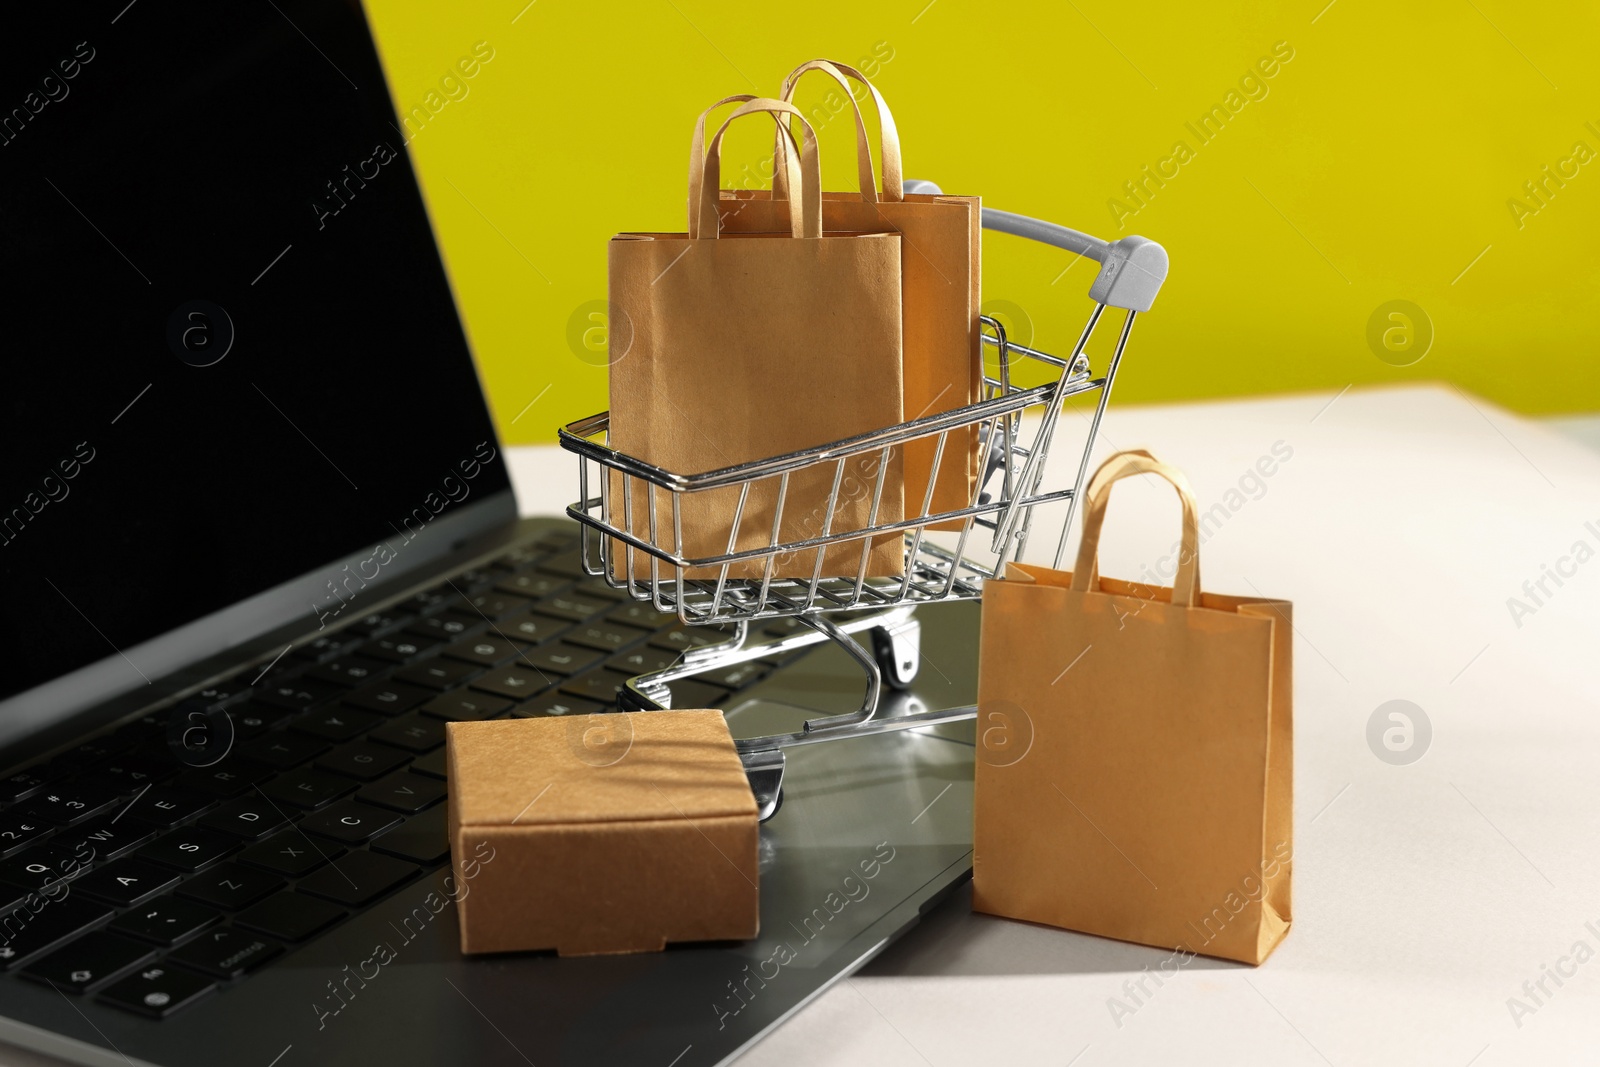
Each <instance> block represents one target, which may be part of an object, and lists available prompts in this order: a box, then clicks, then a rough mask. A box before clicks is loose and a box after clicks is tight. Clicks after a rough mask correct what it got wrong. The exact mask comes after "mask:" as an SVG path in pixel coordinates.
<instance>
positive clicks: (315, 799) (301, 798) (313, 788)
mask: <svg viewBox="0 0 1600 1067" xmlns="http://www.w3.org/2000/svg"><path fill="white" fill-rule="evenodd" d="M355 788H356V783H354V782H352V781H351V780H350V779H348V778H346V777H344V776H343V775H338V774H330V773H329V772H327V771H319V770H316V769H315V768H312V767H306V768H304V769H302V770H298V771H289V772H288V773H287V774H282V775H279V776H278V777H277V778H274V779H273V780H272V781H270V782H268V783H267V784H266V785H264V786H262V787H261V791H262V792H263V793H265V794H266V795H267V796H269V797H271V798H272V799H273V800H275V801H277V802H278V803H280V804H284V805H287V806H289V807H293V808H299V809H301V810H305V811H312V810H315V809H317V808H320V807H322V806H323V805H324V804H331V803H333V802H334V801H335V800H338V799H339V798H340V797H342V796H344V795H345V794H346V793H350V792H354V791H355Z"/></svg>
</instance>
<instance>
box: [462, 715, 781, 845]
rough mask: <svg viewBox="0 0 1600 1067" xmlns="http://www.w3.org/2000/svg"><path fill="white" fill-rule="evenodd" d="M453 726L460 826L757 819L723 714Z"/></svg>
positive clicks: (505, 721)
mask: <svg viewBox="0 0 1600 1067" xmlns="http://www.w3.org/2000/svg"><path fill="white" fill-rule="evenodd" d="M446 729H447V734H448V738H449V754H448V759H449V767H450V772H449V773H450V799H451V804H452V805H453V812H454V818H455V820H456V822H457V823H458V825H462V826H509V825H517V826H538V825H558V824H567V823H590V822H614V821H622V820H650V819H696V818H715V817H721V816H749V817H751V818H754V817H755V815H756V802H755V797H754V796H753V795H752V794H751V792H750V783H749V780H748V779H747V778H746V777H745V774H744V767H743V765H742V764H741V763H740V762H739V754H738V752H737V750H735V748H734V746H733V737H732V735H731V734H729V732H728V725H727V721H726V720H725V719H724V718H723V715H722V712H720V711H716V710H710V711H678V710H675V711H639V712H616V713H612V714H606V715H585V716H571V717H567V718H537V719H493V720H489V721H485V722H453V723H450V724H448V726H447V728H446Z"/></svg>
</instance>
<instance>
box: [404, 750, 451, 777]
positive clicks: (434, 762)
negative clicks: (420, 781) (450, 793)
mask: <svg viewBox="0 0 1600 1067" xmlns="http://www.w3.org/2000/svg"><path fill="white" fill-rule="evenodd" d="M444 754H445V750H444V749H442V748H436V749H434V750H433V751H432V752H430V753H428V754H427V755H426V756H418V757H417V758H416V759H414V760H412V761H411V769H412V770H413V771H415V772H416V773H418V774H425V775H427V776H428V777H429V778H438V779H440V780H443V779H445V778H447V777H449V771H448V769H447V768H446V766H445V759H444Z"/></svg>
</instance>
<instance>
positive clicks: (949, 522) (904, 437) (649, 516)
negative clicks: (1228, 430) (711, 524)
mask: <svg viewBox="0 0 1600 1067" xmlns="http://www.w3.org/2000/svg"><path fill="white" fill-rule="evenodd" d="M914 186H915V188H914ZM906 189H907V191H908V192H911V191H916V192H938V189H937V188H936V187H933V186H932V185H931V183H927V182H920V183H912V182H908V183H907V184H906ZM983 226H984V228H985V229H990V230H996V231H999V232H1005V233H1010V234H1014V235H1017V236H1020V237H1025V238H1029V239H1032V240H1035V241H1040V242H1043V243H1045V244H1049V245H1054V246H1056V247H1059V248H1064V249H1067V250H1068V251H1072V252H1075V253H1077V254H1078V255H1081V256H1086V257H1088V258H1090V259H1093V260H1095V261H1097V262H1098V263H1099V264H1100V269H1099V272H1098V273H1097V275H1096V277H1095V280H1094V282H1093V284H1092V285H1091V286H1090V289H1089V296H1090V299H1091V300H1092V301H1093V307H1092V308H1091V310H1090V312H1089V318H1088V321H1087V322H1086V323H1085V325H1084V327H1083V329H1082V331H1081V332H1080V334H1079V336H1078V340H1077V342H1076V344H1075V345H1074V346H1073V348H1072V350H1071V352H1070V354H1068V355H1067V356H1065V357H1058V356H1054V355H1051V354H1050V353H1048V352H1044V351H1040V350H1038V349H1035V348H1032V347H1029V346H1027V345H1023V344H1019V343H1017V342H1016V341H1014V340H1011V339H1010V338H1008V337H1007V334H1006V330H1005V327H1004V326H1003V325H1002V324H1001V323H1000V322H999V321H997V320H996V319H993V318H989V317H985V318H983V320H982V322H983V343H984V345H985V346H986V348H987V349H993V350H994V354H995V356H996V357H997V358H996V359H995V360H994V361H993V368H994V369H993V371H992V373H990V372H989V371H988V370H987V369H986V373H985V376H984V382H983V399H982V400H980V401H978V402H976V403H973V404H970V405H967V406H965V407H962V408H957V409H955V410H952V411H946V412H941V413H938V414H935V415H929V416H926V417H924V418H919V419H913V420H911V421H909V422H906V423H903V424H900V425H898V426H890V427H885V428H883V429H880V430H875V431H873V432H871V433H865V434H861V435H859V436H856V437H851V438H847V439H845V440H842V441H834V442H831V443H828V444H824V445H819V446H817V447H815V448H809V449H805V450H803V451H799V452H792V453H789V454H787V455H781V456H772V457H769V458H765V459H761V460H758V461H755V462H751V463H743V464H739V465H736V466H730V467H725V468H722V469H720V470H713V471H706V472H703V473H683V472H678V471H668V470H663V469H662V468H660V467H656V466H653V465H652V464H649V463H646V462H644V461H643V460H640V459H638V458H636V457H634V456H629V455H626V454H624V453H622V452H618V451H616V450H615V449H612V448H611V447H609V445H608V444H607V436H608V430H609V426H610V414H609V412H602V413H600V414H598V415H593V416H590V417H589V418H587V419H581V420H579V421H577V422H574V423H572V424H570V425H568V426H567V427H566V428H565V429H563V430H561V432H560V440H561V444H562V447H564V448H566V449H567V450H568V451H570V452H573V453H575V454H576V455H577V456H578V485H579V499H578V501H577V502H576V503H574V504H572V505H570V506H569V507H568V508H567V513H568V514H569V515H570V516H571V517H572V518H574V519H576V520H577V521H578V522H579V523H580V524H581V525H582V528H583V555H584V566H585V569H586V570H587V571H588V573H590V574H591V575H597V576H603V577H604V578H605V580H606V581H607V582H608V583H609V584H610V585H612V586H614V587H617V588H621V589H626V590H627V592H628V594H629V596H631V597H632V598H633V599H635V600H639V601H648V602H649V603H651V604H652V605H653V606H654V607H655V608H656V609H657V610H658V611H663V612H672V613H676V614H677V616H678V617H679V619H680V620H681V621H683V622H684V623H686V624H689V625H706V626H709V625H718V624H722V625H725V626H727V627H729V633H728V635H727V637H726V639H725V640H722V641H718V642H715V643H711V644H707V645H705V646H703V647H700V648H696V649H694V650H692V651H690V652H687V653H685V654H684V656H683V657H682V658H681V659H680V660H679V662H677V663H675V664H673V665H672V666H671V667H669V668H667V669H666V670H663V671H657V672H654V673H652V674H647V675H641V676H640V677H638V678H635V679H633V680H631V681H630V682H629V683H628V684H627V686H625V687H624V689H623V692H622V699H621V703H622V706H624V707H627V708H634V709H666V708H670V706H671V690H670V688H669V685H670V683H672V682H674V681H678V680H680V679H683V678H688V677H691V676H693V675H695V674H699V673H702V672H704V671H707V670H711V669H713V668H716V667H722V666H728V665H732V664H737V663H740V662H745V661H748V660H752V659H756V658H761V657H766V656H772V655H774V654H778V653H783V652H787V651H789V650H790V649H793V648H798V647H801V646H803V645H807V644H812V643H815V642H818V641H821V640H824V639H831V640H833V641H835V642H837V643H838V644H840V646H841V647H843V648H844V650H845V651H846V652H848V653H849V654H850V655H851V656H852V657H853V658H854V659H855V660H856V661H857V662H858V663H859V664H861V666H862V668H863V670H864V672H865V673H866V677H867V688H866V693H865V697H864V699H863V702H862V705H861V707H860V708H859V709H857V710H856V711H855V712H852V713H849V714H846V715H834V716H828V717H824V718H818V719H812V720H809V721H807V722H806V723H805V725H804V728H803V729H802V730H800V731H798V732H796V733H793V734H783V735H777V736H772V737H761V738H749V739H744V740H741V741H739V742H738V746H739V749H740V753H741V756H742V757H743V758H744V760H745V765H746V769H747V771H748V772H749V773H750V776H751V783H752V786H753V787H754V788H755V791H756V794H757V799H758V801H760V802H761V803H762V807H763V817H765V816H766V815H769V814H770V813H771V812H772V811H773V810H775V809H776V806H777V802H778V797H779V787H780V786H781V779H782V767H783V751H782V750H783V749H784V748H787V747H790V746H793V745H797V744H807V743H811V742H815V741H823V740H831V739H834V738H838V737H842V736H865V735H868V734H874V733H881V732H886V731H888V730H899V729H909V728H912V727H916V726H930V725H936V724H940V723H946V722H955V721H959V720H961V719H965V718H971V717H973V715H974V714H975V712H976V709H974V708H972V707H965V708H952V709H946V710H943V711H935V712H928V713H925V714H920V715H903V716H895V717H893V718H885V719H874V715H875V713H876V711H877V708H878V703H879V696H880V693H881V690H882V685H883V684H884V682H885V680H887V682H888V684H890V685H891V686H893V687H895V688H904V687H905V686H907V685H909V684H910V682H911V680H912V678H913V677H914V676H915V674H916V670H917V666H918V654H917V648H918V632H919V631H918V626H917V622H916V619H915V617H914V616H913V615H912V611H913V609H914V608H916V607H918V606H920V605H923V604H933V603H940V602H943V601H949V600H971V599H976V598H977V597H979V596H981V595H982V590H983V583H984V581H985V580H987V579H989V578H992V577H994V576H995V575H996V574H998V573H1001V572H1002V571H1003V569H1004V564H1005V563H1006V562H1007V561H1010V560H1021V559H1022V558H1023V554H1024V552H1026V551H1027V549H1028V547H1029V545H1030V542H1031V541H1033V540H1034V539H1035V537H1036V533H1037V532H1036V531H1035V529H1034V520H1035V516H1036V514H1045V513H1047V512H1048V513H1050V514H1051V515H1052V525H1054V519H1055V518H1056V517H1057V516H1059V529H1055V530H1053V531H1052V533H1053V535H1054V538H1055V542H1054V546H1053V547H1054V556H1053V565H1054V566H1059V565H1060V562H1061V559H1062V556H1063V554H1064V553H1065V550H1066V546H1067V537H1068V531H1069V530H1070V528H1071V522H1072V515H1073V511H1074V509H1075V506H1076V502H1077V497H1078V494H1079V493H1080V492H1081V490H1082V488H1083V482H1084V478H1085V476H1086V473H1087V471H1088V465H1089V457H1090V452H1091V450H1092V448H1093V445H1094V441H1095V437H1096V435H1097V433H1098V431H1099V427H1100V421H1101V418H1102V417H1103V415H1104V413H1105V409H1106V404H1107V402H1108V401H1109V400H1110V397H1111V387H1112V384H1113V382H1114V381H1115V379H1116V375H1117V369H1118V367H1119V365H1120V364H1121V361H1122V355H1123V351H1124V349H1125V348H1126V346H1127V343H1128V336H1129V333H1130V332H1131V331H1132V329H1133V323H1134V319H1135V318H1136V317H1137V315H1138V314H1139V313H1140V312H1143V311H1146V310H1148V309H1149V308H1150V306H1151V303H1152V301H1153V300H1154V299H1155V296H1156V293H1157V291H1158V290H1159V289H1160V287H1161V283H1162V282H1163V281H1164V280H1165V277H1166V270H1167V255H1166V252H1165V250H1163V249H1162V247H1161V246H1160V245H1158V244H1156V243H1155V242H1153V241H1149V240H1147V239H1145V238H1143V237H1124V238H1122V239H1121V240H1119V241H1116V242H1106V241H1102V240H1099V239H1098V238H1094V237H1090V236H1088V235H1086V234H1083V233H1079V232H1078V231H1076V230H1070V229H1067V228H1066V227H1063V226H1057V225H1055V224H1052V223H1048V222H1042V221H1039V220H1037V219H1031V218H1027V217H1025V216H1021V215H1013V214H1010V213H1008V212H1003V211H995V210H993V209H989V208H985V209H984V211H983ZM1108 307H1115V308H1119V309H1122V310H1123V311H1125V312H1126V314H1125V316H1124V317H1123V319H1122V323H1121V326H1120V329H1119V330H1118V334H1117V338H1116V342H1115V347H1114V348H1113V350H1112V352H1111V355H1110V357H1109V359H1108V360H1107V362H1106V365H1105V370H1104V373H1102V374H1100V375H1099V376H1096V375H1095V374H1094V373H1093V371H1092V369H1091V367H1090V361H1089V356H1088V355H1087V353H1086V351H1085V349H1086V347H1087V346H1088V344H1089V341H1090V338H1091V337H1092V336H1093V335H1094V332H1095V329H1096V327H1097V326H1098V325H1099V324H1100V320H1101V317H1102V315H1103V314H1104V312H1105V310H1106V308H1108ZM1023 361H1030V362H1032V363H1034V364H1037V365H1041V366H1042V367H1043V368H1045V371H1046V376H1047V379H1048V380H1047V381H1045V382H1044V383H1043V384H1039V385H1033V386H1026V387H1024V386H1021V385H1018V384H1017V383H1016V382H1015V381H1014V378H1015V377H1016V375H1014V374H1013V370H1014V367H1015V366H1016V365H1020V363H1021V362H1023ZM990 362H991V361H989V360H987V359H986V360H985V366H986V368H988V367H989V366H990ZM1024 377H1026V376H1024ZM1086 393H1097V394H1098V396H1097V397H1096V400H1095V405H1094V411H1093V414H1092V415H1091V416H1090V418H1089V420H1088V425H1087V428H1086V432H1085V433H1084V435H1083V437H1082V439H1081V440H1082V445H1081V448H1079V449H1076V450H1075V451H1074V453H1073V455H1072V457H1071V459H1070V460H1069V463H1068V464H1067V469H1068V470H1070V471H1071V472H1072V473H1071V481H1070V484H1067V483H1065V480H1064V479H1060V478H1059V477H1058V479H1057V481H1056V482H1052V481H1050V480H1048V479H1047V477H1046V475H1047V470H1048V461H1049V458H1050V453H1051V449H1052V446H1053V445H1054V444H1056V443H1057V438H1058V436H1063V437H1064V436H1065V434H1064V433H1063V432H1062V431H1061V430H1060V425H1059V424H1060V422H1061V419H1062V412H1063V405H1064V403H1065V402H1066V401H1067V400H1069V399H1071V398H1073V397H1076V396H1080V395H1082V394H1086ZM973 431H976V434H977V439H978V444H979V449H978V455H979V459H980V469H979V472H978V477H977V478H976V479H975V486H974V490H973V493H972V495H971V497H970V498H969V499H968V500H967V502H966V506H964V507H960V508H954V509H945V510H937V509H935V508H933V506H932V502H933V495H934V490H933V484H932V479H930V484H929V486H928V488H927V491H926V493H925V494H924V496H923V499H922V500H921V502H920V507H915V506H914V505H915V504H916V502H914V501H911V500H907V501H905V505H906V506H905V508H904V509H903V510H904V512H905V514H904V515H903V516H897V517H893V518H889V517H886V516H884V515H883V514H882V512H883V510H884V509H882V508H881V506H880V505H881V502H882V500H883V496H884V488H885V483H886V479H887V477H888V475H889V471H890V469H891V464H890V463H889V462H888V460H889V458H890V456H891V454H892V453H893V451H894V450H896V449H903V448H904V447H905V446H906V445H907V444H908V443H910V442H913V441H919V440H928V439H932V440H933V441H934V460H933V464H932V469H933V470H935V471H938V470H941V469H942V468H941V466H940V463H941V460H942V459H943V458H944V454H945V451H946V448H947V446H949V445H950V443H951V441H952V440H953V439H954V440H958V441H962V442H964V441H965V440H967V436H966V435H969V434H970V433H972V432H973ZM818 469H821V470H825V471H831V474H832V491H831V493H830V494H829V496H828V498H827V499H826V500H825V501H823V502H822V509H821V510H822V520H821V523H820V530H819V531H818V532H817V533H815V534H814V535H812V536H807V537H804V538H801V539H789V540H784V539H783V538H782V537H781V536H780V533H781V531H782V517H783V513H784V509H785V507H786V506H788V507H795V506H799V507H806V508H815V507H816V505H817V502H815V501H800V502H799V503H798V505H797V504H796V503H795V502H793V501H790V500H789V492H788V490H789V484H790V480H791V478H793V477H794V476H795V475H796V474H797V473H799V472H802V471H814V470H818ZM851 470H870V471H874V472H876V473H875V475H874V476H872V484H871V489H870V494H871V496H870V499H871V506H870V514H869V518H868V521H867V522H866V523H865V524H864V525H852V526H851V527H850V528H849V529H843V530H835V529H834V528H833V527H834V520H835V517H836V515H837V513H838V510H839V502H840V495H841V489H842V487H844V486H845V485H846V476H847V471H851ZM1057 473H1058V475H1059V474H1060V473H1064V472H1062V471H1061V470H1059V468H1058V471H1057ZM617 475H621V476H622V477H616V476H617ZM824 480H826V479H824ZM762 483H768V484H770V485H772V486H775V494H776V501H777V504H776V510H775V513H774V517H773V519H772V521H771V530H770V536H767V537H765V538H764V542H765V543H763V544H759V545H757V546H756V547H753V548H743V549H736V548H735V545H736V544H738V543H739V540H740V533H741V522H742V521H743V520H744V516H745V504H746V502H747V501H748V500H749V499H750V495H751V491H752V488H753V487H755V486H757V485H760V484H762ZM617 484H620V485H621V486H622V492H621V493H620V494H618V493H616V492H615V490H614V488H613V486H614V485H617ZM635 486H640V487H642V488H637V489H636V488H635ZM735 488H736V489H738V490H739V495H738V501H737V503H736V504H735V506H734V508H733V511H732V513H731V515H730V516H729V521H728V538H727V550H726V551H725V552H721V553H718V554H715V555H709V556H693V557H690V556H686V555H685V553H684V535H683V522H682V510H683V508H682V505H683V501H684V499H685V498H686V497H687V496H688V495H689V494H694V493H704V492H709V491H713V490H720V491H722V492H723V493H724V494H725V495H731V490H732V489H735ZM639 492H642V493H644V494H645V498H646V499H645V500H644V501H643V502H642V503H643V504H644V505H645V506H644V507H643V508H641V509H636V508H635V506H634V504H635V494H636V493H639ZM619 495H620V496H621V498H622V499H621V500H618V499H615V498H616V497H617V496H619ZM769 495H770V493H769ZM663 502H664V503H665V506H664V507H661V506H660V505H662V504H663ZM913 512H914V513H913ZM641 513H642V514H641ZM668 514H670V521H667V522H663V521H661V518H660V517H662V516H665V515H668ZM641 519H642V521H641ZM763 529H765V524H764V525H763ZM886 536H900V537H902V538H903V539H904V544H905V567H904V572H903V573H902V574H898V575H894V576H878V577H873V576H868V573H867V571H868V566H867V563H868V553H869V551H870V550H871V548H872V546H873V545H874V543H881V539H882V538H884V537H886ZM745 541H746V543H747V544H748V531H746V538H745ZM853 544H859V546H860V562H859V565H858V566H857V568H856V573H855V575H854V577H848V576H847V577H838V576H836V575H835V576H825V575H824V573H823V571H824V555H825V553H828V552H829V550H830V549H832V548H834V546H839V545H853ZM812 556H814V557H815V565H814V566H813V568H812V572H811V574H810V576H809V577H804V576H802V577H798V578H795V577H776V576H775V575H776V572H777V570H778V567H777V563H778V561H779V560H789V561H793V560H796V559H810V558H811V557H812ZM829 558H830V559H837V558H838V554H837V552H834V553H831V554H829ZM752 561H753V563H754V566H755V567H756V568H759V569H760V571H761V577H759V578H734V577H730V571H732V570H734V568H735V565H736V564H749V563H751V562H752ZM646 565H647V567H648V575H649V576H648V578H645V577H642V572H643V571H644V570H645V567H646ZM739 569H740V570H742V571H743V572H744V573H749V572H750V571H751V569H752V568H751V567H750V566H744V567H741V568H739ZM784 569H785V570H792V569H793V567H785V568H784ZM690 572H694V573H696V574H706V573H708V572H710V573H714V574H715V575H716V577H715V578H710V577H706V578H700V577H690V576H689V575H690ZM841 613H849V614H848V617H844V618H841V617H840V614H841ZM830 616H833V618H830ZM775 618H795V619H798V620H800V621H801V622H803V623H804V624H805V625H806V626H807V627H808V629H806V630H802V631H799V632H797V633H794V634H791V635H789V636H786V637H783V638H781V639H780V640H778V641H776V642H767V643H760V644H753V643H751V641H750V640H749V638H750V624H751V623H752V622H758V621H761V620H766V619H775ZM863 630H870V631H871V635H872V642H871V644H872V649H871V651H870V652H869V651H868V650H867V649H865V648H863V647H862V646H861V645H859V644H858V643H857V642H856V641H855V640H854V639H853V638H852V637H851V636H850V635H852V634H855V633H860V632H861V631H863Z"/></svg>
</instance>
